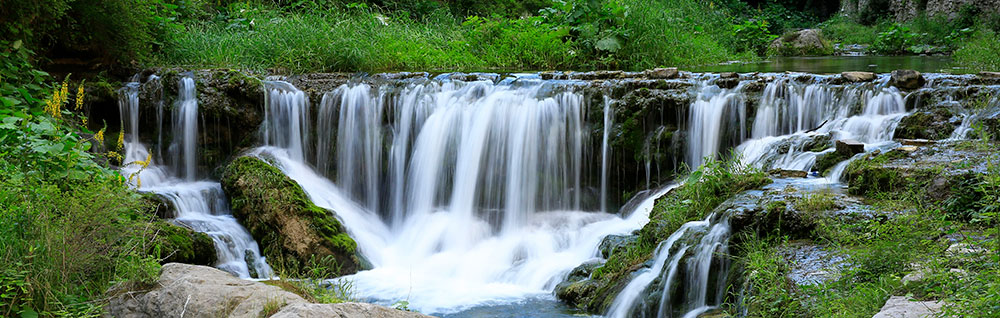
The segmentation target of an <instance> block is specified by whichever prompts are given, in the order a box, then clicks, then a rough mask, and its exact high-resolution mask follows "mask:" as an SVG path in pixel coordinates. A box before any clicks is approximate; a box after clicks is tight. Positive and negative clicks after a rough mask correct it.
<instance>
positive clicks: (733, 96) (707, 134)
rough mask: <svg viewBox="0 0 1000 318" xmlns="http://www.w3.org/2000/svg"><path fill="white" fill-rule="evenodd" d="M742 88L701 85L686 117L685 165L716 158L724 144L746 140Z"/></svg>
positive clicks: (695, 164)
mask: <svg viewBox="0 0 1000 318" xmlns="http://www.w3.org/2000/svg"><path fill="white" fill-rule="evenodd" d="M742 87H743V85H742V84H740V85H739V86H737V87H735V88H732V89H723V88H719V86H716V85H714V84H711V83H709V82H707V81H703V82H702V83H701V88H700V89H699V90H698V97H697V98H696V100H695V102H694V103H692V104H691V109H690V116H689V118H688V138H689V140H688V158H687V164H688V166H690V167H698V166H700V165H701V163H702V161H703V160H704V159H705V158H706V157H711V158H715V157H716V156H718V154H719V153H720V152H721V150H723V149H722V148H720V147H722V146H723V144H724V143H727V142H729V143H732V142H733V141H735V142H737V143H738V142H739V141H742V140H744V139H746V129H745V128H744V127H745V126H746V124H745V119H744V118H746V103H745V102H744V99H743V95H742V94H741V89H742Z"/></svg>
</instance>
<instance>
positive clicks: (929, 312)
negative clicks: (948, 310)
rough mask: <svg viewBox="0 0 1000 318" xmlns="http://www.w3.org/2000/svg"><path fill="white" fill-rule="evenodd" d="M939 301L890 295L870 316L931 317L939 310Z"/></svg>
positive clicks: (895, 317) (897, 317) (881, 317)
mask: <svg viewBox="0 0 1000 318" xmlns="http://www.w3.org/2000/svg"><path fill="white" fill-rule="evenodd" d="M942 306H943V304H942V303H941V302H940V301H910V300H908V299H907V297H906V296H892V297H889V300H887V301H886V302H885V306H882V310H880V311H879V312H878V313H876V314H875V316H873V317H872V318H931V317H936V314H937V313H939V312H941V307H942Z"/></svg>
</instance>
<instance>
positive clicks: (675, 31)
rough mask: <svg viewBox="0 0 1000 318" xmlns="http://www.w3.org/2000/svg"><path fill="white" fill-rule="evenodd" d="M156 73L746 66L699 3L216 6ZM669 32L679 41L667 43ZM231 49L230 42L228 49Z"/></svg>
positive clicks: (167, 51)
mask: <svg viewBox="0 0 1000 318" xmlns="http://www.w3.org/2000/svg"><path fill="white" fill-rule="evenodd" d="M216 10H218V13H217V15H216V16H215V17H214V18H213V19H211V20H205V19H202V20H191V21H187V22H185V27H184V28H183V29H177V30H176V32H175V33H173V34H172V35H171V36H170V38H171V39H172V41H171V42H170V43H169V45H166V46H165V47H164V48H163V50H162V51H161V53H160V54H159V55H158V57H157V58H156V59H154V61H153V62H152V63H153V64H171V65H187V66H193V67H238V68H251V69H265V68H270V69H276V70H278V71H286V72H305V71H356V70H366V71H401V70H422V71H428V70H430V71H434V70H486V69H499V70H530V69H536V70H538V69H571V68H577V69H594V68H624V69H643V68H651V67H656V66H665V65H693V64H704V63H715V62H722V61H727V60H732V59H737V58H745V59H752V58H753V57H752V56H750V55H745V54H744V55H737V53H736V52H737V51H738V50H734V49H733V46H732V44H734V43H733V40H732V36H733V34H732V33H731V26H730V25H731V24H730V19H731V18H730V17H729V16H728V14H727V13H726V11H725V10H723V9H721V8H719V9H713V10H705V8H704V6H703V5H701V4H699V3H698V2H696V1H670V2H659V1H657V2H639V1H635V0H622V1H585V0H572V1H555V2H553V3H552V4H551V6H549V7H547V8H545V9H542V10H540V11H538V12H537V14H535V15H529V16H524V17H517V18H511V17H505V16H501V15H489V16H478V15H471V16H455V15H453V14H452V12H451V11H449V10H446V9H444V8H438V9H435V10H429V11H427V12H426V13H423V14H420V15H419V16H414V15H411V14H410V12H409V11H388V10H382V9H380V8H378V7H374V6H367V5H357V4H347V5H337V4H331V5H329V6H323V7H322V8H319V7H317V8H315V9H314V10H296V9H294V8H287V7H281V6H275V5H272V4H268V3H264V2H248V3H234V4H232V5H229V6H228V7H222V8H217V9H216ZM666 34H669V35H671V36H664V35H666ZM220 44H221V45H220Z"/></svg>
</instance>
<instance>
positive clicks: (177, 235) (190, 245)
mask: <svg viewBox="0 0 1000 318" xmlns="http://www.w3.org/2000/svg"><path fill="white" fill-rule="evenodd" d="M151 225H152V227H153V228H154V229H155V232H156V239H155V240H154V244H152V245H151V247H150V251H149V253H150V254H151V255H153V256H155V257H158V258H160V259H161V263H164V264H166V263H174V262H176V263H186V264H196V265H214V264H215V261H216V251H215V243H214V242H213V241H212V238H211V237H209V236H208V235H207V234H205V233H200V232H195V231H192V230H190V229H187V228H184V227H180V226H177V225H174V224H170V223H169V222H167V221H164V220H155V221H153V222H152V223H151Z"/></svg>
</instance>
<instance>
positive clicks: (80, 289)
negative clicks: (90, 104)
mask: <svg viewBox="0 0 1000 318" xmlns="http://www.w3.org/2000/svg"><path fill="white" fill-rule="evenodd" d="M20 43H23V42H19V41H15V42H14V44H9V43H7V42H4V43H3V44H8V45H5V47H6V48H9V49H5V50H4V51H0V54H2V55H3V56H4V61H3V64H2V66H3V68H2V69H0V77H2V82H0V101H2V102H3V107H2V108H0V175H3V176H4V177H3V178H0V206H2V207H3V208H2V209H0V264H4V265H5V266H4V268H3V269H2V270H0V315H2V316H14V315H20V316H38V315H41V316H95V315H99V314H100V313H101V303H100V302H99V300H100V299H103V294H104V292H105V291H106V290H107V289H108V287H109V286H111V285H112V284H118V283H127V284H132V285H136V286H138V285H144V284H148V283H151V282H153V281H154V280H155V279H156V277H157V274H158V272H159V263H158V259H157V258H156V257H153V256H150V255H149V254H148V253H149V252H150V251H156V250H159V249H158V248H157V247H156V246H155V245H156V244H158V243H156V241H155V238H156V236H157V233H156V232H155V230H154V227H150V226H149V223H150V222H152V221H153V220H155V218H156V217H155V215H153V213H152V212H151V211H150V209H149V208H150V207H149V205H148V204H147V203H145V201H143V200H142V198H141V197H140V196H139V195H138V194H137V193H135V192H133V191H131V190H130V189H129V188H128V187H127V186H126V184H125V182H124V181H125V180H124V178H123V177H122V176H120V175H119V174H118V173H116V172H113V171H111V170H110V169H108V168H107V167H106V166H103V165H101V164H99V163H98V161H97V160H103V158H104V156H105V155H104V154H100V155H94V154H92V153H90V152H89V151H88V150H91V149H94V147H93V146H92V144H93V142H94V141H96V139H100V138H99V137H98V136H100V134H95V135H92V136H91V135H89V134H88V133H86V132H85V131H84V132H82V131H80V128H78V127H80V126H79V125H80V124H81V123H82V122H83V121H85V120H86V119H85V118H83V117H79V116H77V115H74V114H73V113H72V112H70V111H69V109H70V108H76V109H79V108H80V107H81V106H82V103H83V99H82V97H83V96H82V93H81V92H83V90H82V89H78V90H76V92H77V93H76V94H77V96H75V97H76V98H72V99H71V98H70V95H69V92H70V90H69V87H68V86H69V85H68V83H67V82H63V84H61V85H58V84H57V85H55V86H51V85H48V84H46V82H48V81H49V80H50V79H49V76H48V74H46V73H44V72H41V71H38V70H35V69H33V68H32V66H31V64H30V63H29V62H28V58H29V56H30V54H31V52H30V51H28V50H27V49H26V48H24V47H23V45H21V44H20ZM46 95H51V96H52V97H51V98H39V97H41V96H46ZM43 99H44V100H43ZM71 100H72V102H71ZM102 152H103V150H102Z"/></svg>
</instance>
